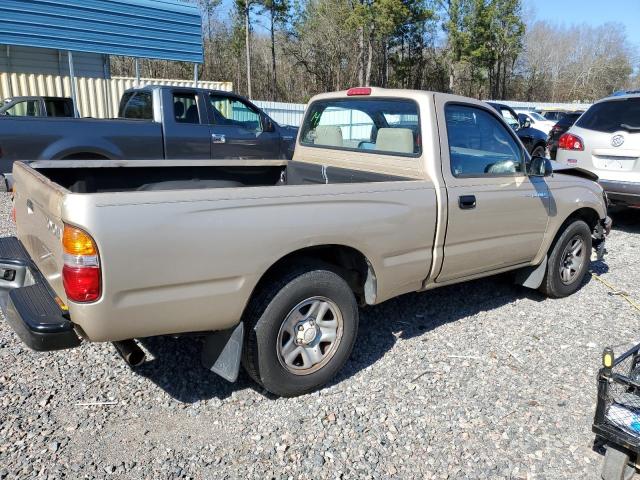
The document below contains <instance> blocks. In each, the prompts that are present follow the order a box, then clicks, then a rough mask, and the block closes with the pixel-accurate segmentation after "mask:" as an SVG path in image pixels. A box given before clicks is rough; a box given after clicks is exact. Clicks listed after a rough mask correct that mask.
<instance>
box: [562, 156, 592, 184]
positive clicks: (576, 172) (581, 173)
mask: <svg viewBox="0 0 640 480" xmlns="http://www.w3.org/2000/svg"><path fill="white" fill-rule="evenodd" d="M551 165H552V166H553V173H561V174H562V175H573V176H574V177H580V178H586V179H587V180H593V181H594V182H597V181H598V175H596V174H595V173H593V172H590V171H589V170H585V169H584V168H580V167H572V166H570V165H566V164H564V163H559V162H556V161H554V160H551Z"/></svg>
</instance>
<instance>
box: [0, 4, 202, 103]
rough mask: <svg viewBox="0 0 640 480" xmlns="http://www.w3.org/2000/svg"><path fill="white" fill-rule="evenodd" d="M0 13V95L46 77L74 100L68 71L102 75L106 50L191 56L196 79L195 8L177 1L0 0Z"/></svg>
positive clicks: (198, 35) (198, 33)
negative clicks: (0, 25) (1, 92)
mask: <svg viewBox="0 0 640 480" xmlns="http://www.w3.org/2000/svg"><path fill="white" fill-rule="evenodd" d="M0 18H2V19H3V20H2V29H0V88H1V89H2V91H3V92H8V93H9V95H7V96H12V95H15V94H16V93H14V92H16V91H20V92H22V91H24V87H25V86H27V87H29V86H30V85H29V82H32V83H34V86H36V87H37V86H38V85H37V82H49V83H51V84H53V85H54V87H55V85H56V84H57V85H59V87H60V88H59V90H61V91H63V92H69V93H70V95H71V96H72V97H73V98H74V101H75V103H76V105H77V104H78V102H77V96H78V91H77V90H78V88H77V83H78V82H77V81H76V78H75V77H76V76H78V77H80V78H81V79H89V80H91V81H98V82H99V81H100V80H107V79H109V78H110V72H109V61H108V56H109V55H122V56H128V57H135V58H153V59H161V60H177V61H184V62H192V63H194V64H195V69H194V70H195V78H196V79H197V65H198V64H199V63H202V61H203V48H202V21H201V17H200V13H199V11H198V8H197V6H196V5H194V4H188V3H185V2H182V1H179V0H2V1H1V2H0ZM65 86H68V87H69V88H68V89H67V88H65ZM57 90H58V89H57V88H56V91H57ZM81 93H82V92H80V94H81ZM5 95H6V93H5ZM105 95H108V92H105Z"/></svg>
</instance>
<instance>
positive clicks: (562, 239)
mask: <svg viewBox="0 0 640 480" xmlns="http://www.w3.org/2000/svg"><path fill="white" fill-rule="evenodd" d="M591 249H592V245H591V230H590V229H589V226H588V225H587V224H586V223H585V222H583V221H582V220H574V221H572V222H571V223H569V224H568V225H566V227H564V231H562V233H561V234H560V236H559V237H558V238H557V240H556V241H555V243H554V244H553V246H552V248H551V251H550V254H549V257H548V260H547V272H546V273H545V276H544V279H543V280H542V285H541V286H540V291H541V292H542V293H544V294H545V295H547V296H548V297H551V298H562V297H566V296H568V295H571V294H572V293H574V292H576V291H577V290H578V289H579V288H580V285H581V284H582V280H583V279H584V276H585V274H586V273H587V270H588V268H589V263H590V262H591Z"/></svg>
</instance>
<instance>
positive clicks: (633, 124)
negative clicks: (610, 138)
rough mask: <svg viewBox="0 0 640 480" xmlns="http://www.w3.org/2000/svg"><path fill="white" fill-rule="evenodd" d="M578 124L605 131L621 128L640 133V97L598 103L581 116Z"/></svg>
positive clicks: (611, 131)
mask: <svg viewBox="0 0 640 480" xmlns="http://www.w3.org/2000/svg"><path fill="white" fill-rule="evenodd" d="M576 126H578V127H580V128H585V129H587V130H595V131H597V132H605V133H613V132H618V131H620V130H624V131H627V132H631V133H636V132H638V133H640V97H637V98H621V99H615V100H607V101H604V102H600V103H596V104H595V105H592V106H591V108H589V110H587V111H586V112H585V113H584V114H583V115H582V116H581V117H580V119H579V120H578V121H577V122H576Z"/></svg>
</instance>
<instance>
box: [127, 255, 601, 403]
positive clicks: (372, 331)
mask: <svg viewBox="0 0 640 480" xmlns="http://www.w3.org/2000/svg"><path fill="white" fill-rule="evenodd" d="M602 269H603V266H601V267H600V268H599V270H600V271H602ZM588 281H590V276H587V277H586V278H585V283H587V282H588ZM520 298H530V299H533V300H536V301H542V300H544V297H543V296H542V295H540V294H538V293H537V292H535V291H532V290H528V289H526V288H522V287H518V286H516V285H513V283H512V279H511V277H510V276H508V275H503V276H498V277H492V278H489V279H482V280H477V281H473V282H468V283H463V284H459V285H452V286H449V287H443V288H441V289H437V290H433V291H429V292H424V293H412V294H407V295H403V296H402V297H399V298H395V299H392V300H389V301H387V302H385V303H383V304H381V305H378V306H375V307H367V308H364V309H361V310H360V327H359V332H358V339H357V341H356V345H355V347H354V350H353V353H352V355H351V358H350V359H349V361H348V362H347V364H346V365H345V366H344V368H343V369H342V371H341V372H340V373H339V374H338V376H337V377H336V378H335V379H334V380H333V381H332V384H336V383H340V382H342V381H345V380H346V379H348V378H350V377H351V376H353V375H355V374H357V373H358V372H359V371H361V370H363V369H365V368H367V367H368V366H370V365H372V364H374V363H375V362H376V361H378V360H379V359H380V358H382V357H383V356H384V354H385V353H386V352H387V351H389V350H390V349H391V348H393V346H394V344H395V342H396V341H397V338H403V339H407V338H412V337H416V336H420V335H423V334H424V333H426V332H429V331H430V330H434V329H436V328H438V327H439V326H441V325H444V324H446V323H449V322H455V321H457V320H460V319H462V318H465V317H468V316H472V315H475V314H477V313H479V312H482V311H489V310H494V309H496V308H499V307H501V306H504V305H506V304H509V303H511V302H513V301H515V300H516V299H520ZM202 342H203V340H202V339H201V338H198V337H180V338H171V337H154V338H146V339H142V340H140V343H141V344H142V346H143V347H144V348H145V349H146V350H147V351H149V352H150V353H151V354H152V356H153V358H152V359H151V360H150V361H148V362H146V363H145V364H144V365H142V366H141V367H138V368H137V369H136V372H137V373H138V374H140V375H142V376H144V377H146V378H148V379H150V380H151V381H153V382H154V383H155V384H156V385H158V386H159V387H160V388H162V389H163V390H165V391H166V392H167V393H168V394H169V395H171V396H172V397H173V398H175V399H176V400H178V401H180V402H185V403H194V402H198V401H201V400H206V399H211V398H221V399H222V398H226V397H228V396H229V395H231V393H232V392H234V391H236V390H242V389H245V388H247V387H249V388H253V389H255V390H256V391H259V392H260V393H262V394H264V395H266V396H267V397H269V398H272V397H271V395H270V394H268V393H267V392H266V391H264V390H263V389H262V388H260V387H259V386H258V385H256V384H255V383H254V382H253V381H252V380H251V379H250V378H249V377H248V375H247V374H246V373H244V371H241V373H240V377H239V378H238V381H237V382H236V383H235V384H231V383H228V382H226V381H225V380H223V379H221V378H220V377H218V376H217V375H215V374H213V373H211V372H209V371H208V370H207V369H205V368H204V367H203V366H202V365H201V364H200V351H201V348H202Z"/></svg>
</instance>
